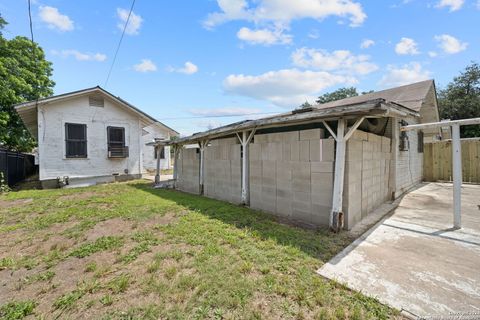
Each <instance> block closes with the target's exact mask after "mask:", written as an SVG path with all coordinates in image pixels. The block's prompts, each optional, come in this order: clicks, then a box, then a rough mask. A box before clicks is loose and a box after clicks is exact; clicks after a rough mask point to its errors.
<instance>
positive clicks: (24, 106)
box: [14, 86, 179, 137]
mask: <svg viewBox="0 0 480 320" xmlns="http://www.w3.org/2000/svg"><path fill="white" fill-rule="evenodd" d="M92 93H97V94H98V93H100V94H103V95H104V96H107V97H108V98H110V99H112V100H114V101H116V102H118V103H119V104H120V105H122V106H124V107H126V108H127V109H129V110H130V111H133V112H134V113H136V114H137V115H138V116H140V118H142V119H143V120H144V122H145V123H146V124H147V125H150V124H153V123H156V124H159V125H161V126H163V127H165V129H167V130H168V131H170V133H171V134H172V135H178V134H179V133H178V132H177V131H175V130H174V129H172V128H170V127H169V126H167V125H165V124H163V123H161V122H160V121H158V120H157V119H155V118H153V117H152V116H150V115H149V114H147V113H145V112H144V111H142V110H140V109H138V108H137V107H135V106H134V105H132V104H130V103H128V102H127V101H125V100H123V99H122V98H120V97H118V96H115V95H113V94H112V93H110V92H109V91H107V90H105V89H103V88H101V87H100V86H96V87H92V88H87V89H82V90H77V91H72V92H68V93H63V94H59V95H55V96H50V97H46V98H41V99H38V100H32V101H28V102H23V103H19V104H16V105H14V108H15V110H16V111H17V113H18V114H19V115H20V117H21V118H22V120H23V122H24V123H25V126H26V127H27V129H28V130H29V131H30V133H32V135H33V136H34V137H36V136H37V134H38V128H37V114H36V108H37V106H39V105H46V104H49V103H52V102H57V101H62V100H67V99H71V98H73V97H78V96H83V95H88V94H92Z"/></svg>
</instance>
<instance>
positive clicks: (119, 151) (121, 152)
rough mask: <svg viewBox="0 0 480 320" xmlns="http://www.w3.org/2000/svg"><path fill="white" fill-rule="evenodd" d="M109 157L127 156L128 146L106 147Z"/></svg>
mask: <svg viewBox="0 0 480 320" xmlns="http://www.w3.org/2000/svg"><path fill="white" fill-rule="evenodd" d="M108 157H109V158H128V147H126V146H125V147H108Z"/></svg>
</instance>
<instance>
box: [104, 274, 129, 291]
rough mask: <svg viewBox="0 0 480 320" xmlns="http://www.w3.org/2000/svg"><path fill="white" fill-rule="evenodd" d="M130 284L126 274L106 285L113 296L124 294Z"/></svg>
mask: <svg viewBox="0 0 480 320" xmlns="http://www.w3.org/2000/svg"><path fill="white" fill-rule="evenodd" d="M129 282H130V276H129V275H128V274H122V275H120V276H118V277H116V278H115V279H113V280H112V281H110V282H109V283H108V288H109V289H110V290H112V292H113V293H114V294H118V293H122V292H125V291H126V290H127V288H128V285H129Z"/></svg>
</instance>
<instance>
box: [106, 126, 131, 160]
mask: <svg viewBox="0 0 480 320" xmlns="http://www.w3.org/2000/svg"><path fill="white" fill-rule="evenodd" d="M107 137H108V156H109V157H110V158H126V157H128V147H126V146H125V128H122V127H107Z"/></svg>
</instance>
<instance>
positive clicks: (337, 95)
mask: <svg viewBox="0 0 480 320" xmlns="http://www.w3.org/2000/svg"><path fill="white" fill-rule="evenodd" d="M356 96H358V92H357V89H356V88H354V87H350V88H340V89H337V90H335V91H333V92H328V93H325V94H323V95H321V96H320V97H318V99H317V101H316V102H317V103H319V104H322V103H327V102H331V101H337V100H341V99H345V98H350V97H356Z"/></svg>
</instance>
